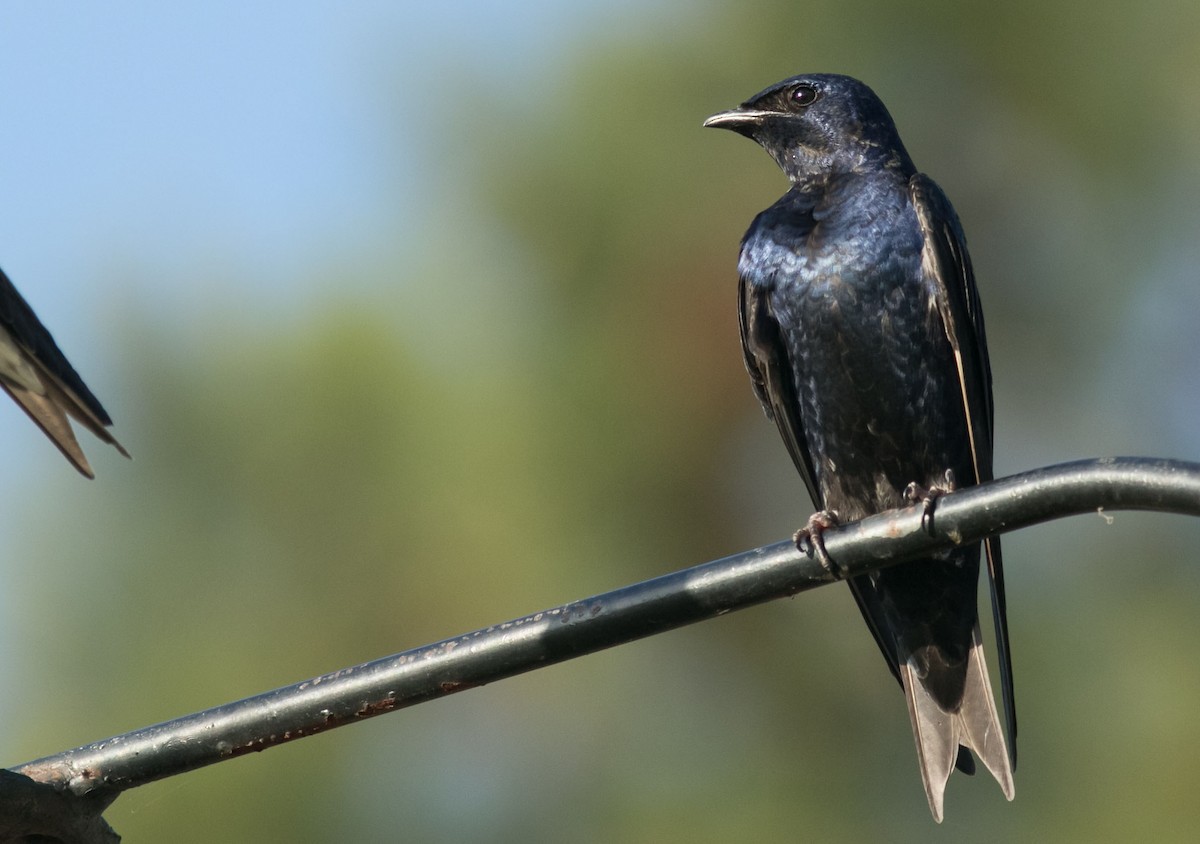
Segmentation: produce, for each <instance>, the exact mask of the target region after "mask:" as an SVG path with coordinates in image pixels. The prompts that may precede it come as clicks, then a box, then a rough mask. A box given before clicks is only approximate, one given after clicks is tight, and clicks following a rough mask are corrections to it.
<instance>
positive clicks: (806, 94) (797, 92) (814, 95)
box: [792, 85, 821, 106]
mask: <svg viewBox="0 0 1200 844" xmlns="http://www.w3.org/2000/svg"><path fill="white" fill-rule="evenodd" d="M820 98H821V92H820V91H818V90H817V89H816V88H814V87H812V86H811V85H797V86H796V87H795V88H793V89H792V102H793V103H794V104H795V105H798V106H810V105H812V104H813V103H815V102H816V101H817V100H819V99H820Z"/></svg>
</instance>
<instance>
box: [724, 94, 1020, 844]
mask: <svg viewBox="0 0 1200 844" xmlns="http://www.w3.org/2000/svg"><path fill="white" fill-rule="evenodd" d="M704 125H705V126H715V127H718V128H723V129H732V130H733V131H735V132H738V133H739V134H742V135H745V136H746V137H748V138H750V139H752V140H754V141H756V142H757V143H758V144H760V145H761V146H762V147H763V148H764V149H765V150H766V151H767V152H768V153H769V154H770V155H771V157H772V158H773V159H775V161H776V162H777V163H778V164H779V166H780V167H781V168H782V169H783V171H784V173H785V174H787V177H788V178H789V179H790V180H791V182H792V187H791V189H790V190H789V191H788V192H787V193H786V194H784V196H783V197H782V198H781V199H780V200H779V201H778V202H776V203H775V204H774V205H772V206H771V207H770V208H768V209H767V210H766V211H764V212H762V213H761V214H759V215H758V217H757V219H755V221H754V223H753V224H752V225H751V226H750V230H749V231H748V232H747V233H746V236H745V238H744V239H743V241H742V250H741V257H740V259H739V261H738V274H739V277H740V285H739V287H740V296H739V299H740V317H741V331H742V346H743V350H744V353H745V359H746V367H747V369H748V370H749V372H750V378H751V381H752V382H753V386H754V391H755V393H756V394H757V396H758V398H759V401H760V402H761V403H762V406H763V409H764V410H765V411H766V413H767V415H768V416H769V417H771V418H772V419H774V421H775V423H776V425H777V426H778V428H779V432H780V434H781V435H782V436H783V440H784V443H785V444H786V446H787V449H788V451H789V453H790V454H791V457H792V460H793V461H794V462H795V464H796V468H797V469H798V470H799V471H800V474H801V475H802V476H803V478H804V482H805V484H806V486H807V487H808V491H809V493H810V495H811V496H812V498H813V501H814V502H815V503H816V505H817V506H818V507H819V508H821V509H822V510H824V511H827V513H828V514H829V517H830V518H832V517H834V516H836V518H839V519H842V520H855V519H861V518H863V517H865V516H868V515H871V514H873V513H876V512H880V511H882V510H887V509H890V508H894V507H900V506H903V505H904V504H905V503H906V501H907V498H908V494H906V491H908V490H910V485H913V484H915V485H917V486H916V488H918V489H925V490H938V489H944V488H946V487H947V486H948V485H950V484H952V483H953V482H954V481H957V482H958V483H959V484H965V485H969V484H975V483H980V482H983V481H986V480H990V479H991V477H992V389H991V371H990V368H989V364H988V355H987V344H986V340H985V337H984V330H983V314H982V313H981V312H980V307H979V297H978V293H977V292H976V289H975V279H974V276H973V274H972V271H971V262H970V258H969V257H968V256H967V248H966V242H965V240H964V237H963V233H962V228H961V227H960V225H959V222H958V217H957V215H956V214H955V213H954V209H953V208H952V207H951V205H950V202H949V200H947V199H946V197H945V195H944V194H943V193H942V191H941V189H940V188H938V186H937V185H936V184H934V183H933V181H932V180H930V179H929V178H928V177H927V176H925V175H923V174H921V173H919V172H917V170H916V168H915V167H914V166H913V163H912V160H911V159H910V158H909V156H908V153H907V152H906V151H905V149H904V145H903V144H902V143H901V141H900V136H899V134H898V133H897V132H896V127H895V124H894V123H893V122H892V118H891V116H890V115H889V114H888V111H887V109H886V108H885V107H884V105H883V103H882V102H880V100H879V98H878V97H877V96H876V95H875V93H874V92H873V91H871V89H870V88H868V87H867V86H866V85H864V84H863V83H861V82H859V81H858V80H856V79H852V78H850V77H848V76H838V75H833V74H811V75H805V76H795V77H792V78H791V79H786V80H784V81H783V82H780V83H778V84H777V85H773V86H771V87H770V88H767V89H766V90H765V91H763V92H761V93H759V94H756V95H755V96H754V97H752V98H750V99H749V100H747V101H746V102H745V103H743V104H742V105H741V106H739V107H738V108H736V109H733V110H732V111H726V112H722V113H720V114H716V115H713V116H712V117H710V118H709V119H708V120H707V121H705V124H704ZM820 526H821V522H820V521H819V520H818V521H816V522H812V523H810V527H811V528H812V529H813V531H814V532H815V533H816V536H815V537H814V544H815V545H817V546H818V548H820V547H821V546H820V536H819V531H820ZM984 545H985V547H986V550H987V564H988V573H989V576H990V582H991V586H992V602H993V609H994V611H995V621H996V629H997V636H996V639H997V644H998V648H999V651H1000V654H999V665H1000V675H1001V684H1002V688H1003V696H1004V706H1005V711H1006V713H1007V726H1008V735H1009V742H1010V743H1011V744H1010V745H1006V744H1005V738H1004V732H1003V731H1002V730H1001V728H1000V723H999V718H998V716H997V711H996V705H995V703H994V701H993V698H992V690H991V683H990V681H989V679H988V671H987V665H986V663H985V661H984V655H983V645H982V641H981V638H980V631H979V619H978V609H977V601H976V590H977V584H978V579H979V562H980V555H979V545H978V544H975V545H970V546H964V547H961V548H955V549H953V550H950V551H947V552H945V553H943V554H940V555H938V556H936V557H934V558H933V559H928V560H916V561H913V562H908V563H903V564H901V565H898V566H893V567H891V568H888V569H885V570H883V571H878V572H874V573H872V574H868V575H863V576H860V577H855V578H852V579H851V580H850V589H851V591H852V592H853V594H854V598H855V600H856V601H857V603H858V607H859V609H860V610H861V611H862V614H863V618H864V619H866V622H867V626H868V627H869V628H870V629H871V632H872V634H873V635H874V636H875V640H876V642H877V643H878V644H879V647H880V649H881V650H882V651H883V655H884V657H885V658H886V659H887V662H888V665H889V667H890V668H891V670H892V673H893V674H894V675H896V677H897V679H899V681H900V684H901V686H902V687H903V689H904V696H905V698H906V700H907V701H908V712H909V718H910V720H911V722H912V728H913V733H914V736H915V738H916V745H917V756H918V758H919V761H920V766H921V777H922V780H923V782H924V785H925V793H926V796H927V797H928V800H929V808H930V810H931V811H932V812H933V816H934V819H935V820H937V821H939V822H940V821H941V820H942V807H943V794H944V791H945V788H946V782H947V780H948V779H949V777H950V773H951V771H952V770H953V769H954V768H955V767H957V768H959V769H960V770H962V771H965V772H967V773H972V772H973V771H974V767H975V766H974V760H973V758H972V756H971V752H970V751H974V753H975V754H976V755H978V757H979V759H980V761H982V762H983V764H984V766H985V767H986V768H987V769H988V770H989V771H990V772H991V773H992V775H993V776H994V777H995V778H996V780H997V781H998V782H999V783H1000V787H1001V789H1003V791H1004V795H1005V796H1006V797H1007V798H1008V799H1009V800H1011V799H1012V798H1013V779H1012V770H1013V767H1015V763H1016V753H1015V747H1016V716H1015V712H1014V708H1013V694H1012V669H1011V661H1010V658H1009V653H1008V630H1007V623H1006V621H1005V614H1004V580H1003V574H1002V570H1001V560H1000V543H999V540H997V539H995V538H991V539H988V540H986V542H985V543H984ZM835 562H836V561H835ZM1010 749H1011V751H1012V752H1011V753H1010Z"/></svg>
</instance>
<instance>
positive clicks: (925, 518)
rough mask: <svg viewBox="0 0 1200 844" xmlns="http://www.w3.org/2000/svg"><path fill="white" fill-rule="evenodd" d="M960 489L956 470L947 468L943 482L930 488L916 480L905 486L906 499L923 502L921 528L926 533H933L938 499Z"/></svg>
mask: <svg viewBox="0 0 1200 844" xmlns="http://www.w3.org/2000/svg"><path fill="white" fill-rule="evenodd" d="M956 489H958V484H957V483H956V482H955V480H954V470H953V469H947V470H946V474H945V480H944V481H943V483H942V484H938V485H936V486H931V487H929V488H928V489H926V488H925V487H923V486H921V485H920V484H919V483H917V482H916V481H913V482H912V483H911V484H909V485H908V486H906V487H905V488H904V500H905V501H907V502H909V503H910V504H916V503H917V502H918V501H919V502H920V503H921V529H922V530H923V531H925V532H926V533H929V534H932V533H933V511H934V509H935V508H936V507H937V500H938V499H939V498H941V497H942V496H943V495H945V494H946V493H948V492H954V490H956Z"/></svg>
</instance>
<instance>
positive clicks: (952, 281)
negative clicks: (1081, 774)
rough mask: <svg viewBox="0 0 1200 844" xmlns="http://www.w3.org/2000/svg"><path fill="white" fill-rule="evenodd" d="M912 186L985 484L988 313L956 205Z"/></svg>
mask: <svg viewBox="0 0 1200 844" xmlns="http://www.w3.org/2000/svg"><path fill="white" fill-rule="evenodd" d="M909 191H910V194H911V196H912V203H913V208H914V209H916V212H917V218H918V220H919V221H920V224H921V231H922V234H923V236H924V241H925V242H924V249H923V252H922V255H921V262H922V269H923V272H924V275H925V278H926V280H927V281H928V282H930V283H931V284H932V285H933V288H934V290H935V301H936V305H937V308H938V311H939V312H940V314H941V318H942V323H943V325H944V326H945V329H946V337H947V338H948V339H949V341H950V345H951V347H952V348H953V350H954V359H955V362H956V363H957V365H958V382H959V386H960V388H961V392H962V403H963V412H964V413H965V414H966V419H967V429H968V432H969V433H970V437H971V455H972V458H973V460H974V463H975V477H974V478H973V479H972V482H973V483H982V482H984V481H989V480H991V479H992V426H993V410H992V370H991V366H990V364H989V363H988V353H987V338H986V336H985V333H984V328H983V312H982V311H981V309H980V306H979V292H978V290H977V289H976V287H975V274H974V273H973V272H972V270H971V258H970V256H969V255H968V254H967V246H966V238H965V237H964V236H963V232H962V226H961V225H960V224H959V222H958V215H956V214H955V213H954V208H953V206H951V205H950V201H949V200H948V199H946V195H945V194H943V193H942V190H941V188H939V187H938V186H937V185H936V184H935V183H934V182H933V180H932V179H930V178H929V177H928V176H925V175H923V174H920V173H918V174H917V175H915V176H913V177H912V179H911V180H910V181H909ZM984 548H985V551H986V553H987V564H988V581H989V584H990V586H991V592H992V613H993V616H994V619H995V624H996V646H997V650H998V651H999V653H998V654H997V658H998V662H999V665H1000V684H1001V687H1002V694H1003V696H1004V710H1005V720H1006V726H1007V727H1008V734H1009V742H1008V747H1009V753H1010V757H1011V762H1012V766H1013V768H1016V764H1017V715H1016V707H1015V705H1014V702H1013V679H1012V659H1011V656H1010V653H1009V644H1008V619H1007V612H1006V601H1005V597H1004V567H1003V561H1002V558H1001V555H1000V540H999V538H998V537H994V536H993V537H989V538H988V539H986V540H984Z"/></svg>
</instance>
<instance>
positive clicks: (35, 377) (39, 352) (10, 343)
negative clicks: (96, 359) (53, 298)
mask: <svg viewBox="0 0 1200 844" xmlns="http://www.w3.org/2000/svg"><path fill="white" fill-rule="evenodd" d="M0 387H3V388H4V391H5V392H6V393H8V394H9V395H10V396H12V397H13V400H14V401H16V403H17V404H19V405H20V406H21V409H22V410H24V411H25V412H26V413H27V414H29V418H30V419H32V420H33V421H34V422H36V423H37V426H38V427H39V428H41V429H42V431H44V432H45V434H46V436H48V437H49V438H50V441H51V442H53V443H54V444H55V445H56V446H58V450H59V451H61V452H62V453H63V454H64V455H65V456H66V458H67V460H69V461H71V465H72V466H74V467H75V468H76V469H78V470H79V471H80V472H81V473H82V474H84V475H86V476H87V477H89V478H91V477H94V475H93V473H92V467H91V466H90V465H89V464H88V461H87V458H86V457H85V456H84V454H83V449H82V448H80V447H79V442H78V441H77V440H76V439H75V433H74V432H73V431H72V430H71V423H70V422H68V421H67V417H68V416H70V417H71V418H73V419H74V420H75V421H76V422H78V423H79V424H80V425H82V426H83V427H85V428H87V429H88V430H89V431H91V432H92V433H93V434H95V435H96V436H97V437H99V438H100V439H101V440H103V441H104V442H106V443H108V444H109V445H112V446H113V447H115V448H116V449H117V451H119V452H121V454H123V455H125V456H126V457H128V456H129V452H127V451H126V450H125V449H124V448H122V446H121V444H120V443H119V442H117V441H116V439H114V438H113V435H112V434H110V433H109V432H108V427H109V426H110V425H112V419H110V418H109V416H108V413H107V412H105V410H104V407H103V406H102V405H101V404H100V402H99V400H98V399H97V398H96V397H95V396H94V395H92V391H91V390H89V389H88V388H87V385H86V384H84V383H83V380H82V379H81V378H80V377H79V375H78V373H76V372H75V369H74V368H73V367H72V366H71V364H70V363H69V362H68V361H67V359H66V357H64V356H63V353H62V352H61V351H59V349H58V345H57V344H56V343H55V342H54V338H53V337H51V336H50V332H49V331H47V330H46V327H45V326H44V325H42V323H41V320H39V319H38V318H37V315H36V314H34V312H33V309H31V308H30V307H29V305H28V304H27V303H26V302H25V299H24V298H22V296H21V294H20V293H18V292H17V288H15V287H13V283H12V282H11V281H9V278H8V276H7V275H5V273H4V271H3V270H0Z"/></svg>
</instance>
